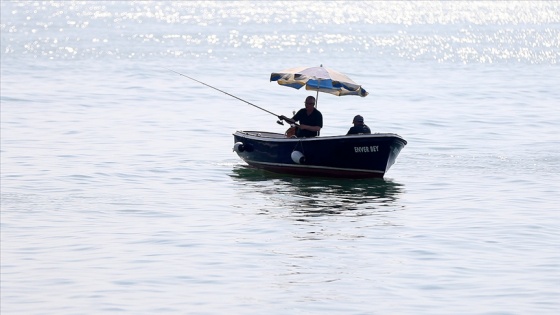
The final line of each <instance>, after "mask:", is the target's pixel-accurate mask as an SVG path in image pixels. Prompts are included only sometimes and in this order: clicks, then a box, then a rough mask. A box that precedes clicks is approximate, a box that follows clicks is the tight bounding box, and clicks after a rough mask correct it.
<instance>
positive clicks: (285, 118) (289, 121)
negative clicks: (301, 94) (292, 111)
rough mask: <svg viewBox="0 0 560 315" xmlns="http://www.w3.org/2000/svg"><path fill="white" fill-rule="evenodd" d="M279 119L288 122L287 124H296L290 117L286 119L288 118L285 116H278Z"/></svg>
mask: <svg viewBox="0 0 560 315" xmlns="http://www.w3.org/2000/svg"><path fill="white" fill-rule="evenodd" d="M278 119H280V120H285V121H287V122H288V123H290V124H295V123H296V122H295V121H294V120H293V119H291V118H288V117H286V116H284V115H280V116H278Z"/></svg>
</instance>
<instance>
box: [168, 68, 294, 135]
mask: <svg viewBox="0 0 560 315" xmlns="http://www.w3.org/2000/svg"><path fill="white" fill-rule="evenodd" d="M165 69H167V70H169V71H172V72H175V73H177V74H178V75H181V76H184V77H185V78H189V79H191V80H193V81H196V82H198V83H200V84H203V85H206V86H207V87H209V88H213V89H214V90H216V91H220V92H222V93H224V94H226V95H229V96H231V97H233V98H236V99H238V100H240V101H242V102H245V103H247V104H249V105H251V106H254V107H256V108H258V109H260V110H263V111H265V112H267V113H269V114H271V115H274V116H276V117H278V119H279V120H278V121H277V123H278V124H279V125H284V123H283V122H282V120H285V121H287V122H289V123H290V124H295V121H293V120H292V119H290V118H288V117H286V116H284V115H276V114H275V113H273V112H271V111H269V110H266V109H264V108H262V107H260V106H257V105H255V104H253V103H251V102H248V101H246V100H244V99H242V98H239V97H237V96H235V95H232V94H229V93H228V92H226V91H222V90H220V89H218V88H216V87H213V86H211V85H210V84H206V83H204V82H202V81H199V80H197V79H195V78H192V77H189V76H188V75H186V74H182V73H180V72H177V71H175V70H173V69H169V68H165Z"/></svg>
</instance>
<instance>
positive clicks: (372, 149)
mask: <svg viewBox="0 0 560 315" xmlns="http://www.w3.org/2000/svg"><path fill="white" fill-rule="evenodd" d="M370 152H379V146H377V145H372V146H369V147H354V153H370Z"/></svg>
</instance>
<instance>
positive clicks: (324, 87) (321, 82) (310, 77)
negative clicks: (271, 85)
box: [270, 65, 369, 99]
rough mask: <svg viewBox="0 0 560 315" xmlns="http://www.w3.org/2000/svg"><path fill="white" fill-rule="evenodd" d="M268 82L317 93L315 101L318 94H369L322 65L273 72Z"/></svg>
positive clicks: (359, 86)
mask: <svg viewBox="0 0 560 315" xmlns="http://www.w3.org/2000/svg"><path fill="white" fill-rule="evenodd" d="M270 81H271V82H272V81H276V82H278V84H280V85H284V86H289V87H291V88H295V89H298V90H299V89H301V88H302V87H304V86H305V89H306V90H310V91H317V99H318V98H319V92H324V93H329V94H334V95H337V96H343V95H359V96H361V97H366V96H367V95H368V94H369V93H368V92H367V91H366V90H364V89H363V88H362V86H361V85H358V84H357V83H356V82H354V81H352V79H350V78H349V77H348V76H346V75H345V74H342V73H340V72H338V71H335V70H332V69H329V68H325V67H323V65H321V66H319V67H296V68H290V69H286V70H282V71H280V72H273V73H272V74H271V75H270Z"/></svg>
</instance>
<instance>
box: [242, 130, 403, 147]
mask: <svg viewBox="0 0 560 315" xmlns="http://www.w3.org/2000/svg"><path fill="white" fill-rule="evenodd" d="M251 133H254V134H251ZM233 135H234V136H235V135H237V136H239V137H246V138H248V139H251V140H258V141H277V142H298V141H306V142H307V141H327V140H335V139H360V138H361V139H363V138H372V139H373V138H395V139H398V140H400V141H402V142H403V143H404V145H406V144H407V141H406V140H405V139H403V138H402V137H401V136H399V135H398V134H395V133H372V134H355V135H337V136H319V137H312V138H287V137H286V136H285V135H284V134H281V133H276V132H269V131H253V130H248V131H245V130H238V131H236V132H235V133H233ZM267 135H269V136H267ZM270 135H273V136H270Z"/></svg>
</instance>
